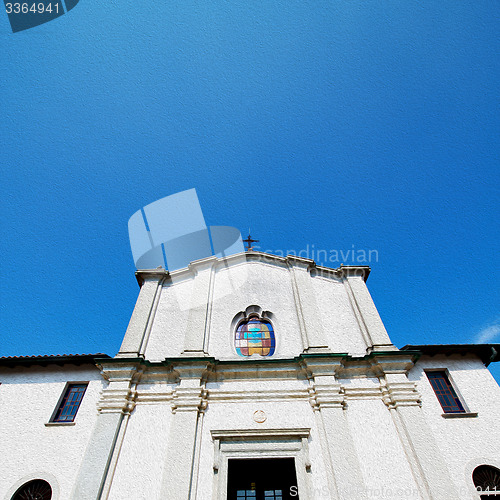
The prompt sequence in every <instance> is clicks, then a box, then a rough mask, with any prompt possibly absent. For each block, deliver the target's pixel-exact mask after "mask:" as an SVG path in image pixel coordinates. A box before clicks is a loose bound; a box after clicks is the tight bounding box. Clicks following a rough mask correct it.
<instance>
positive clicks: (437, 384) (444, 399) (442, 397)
mask: <svg viewBox="0 0 500 500" xmlns="http://www.w3.org/2000/svg"><path fill="white" fill-rule="evenodd" d="M426 375H427V378H428V379H429V382H430V384H431V386H432V388H433V389H434V392H435V393H436V397H437V398H438V401H439V402H440V403H441V406H442V408H443V412H444V413H465V412H466V410H465V408H464V407H463V405H462V403H461V402H460V399H459V398H458V396H457V393H456V392H455V389H453V386H452V385H451V382H450V380H449V378H448V375H447V374H446V371H445V370H439V371H428V372H426Z"/></svg>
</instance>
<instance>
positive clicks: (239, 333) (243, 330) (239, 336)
mask: <svg viewBox="0 0 500 500" xmlns="http://www.w3.org/2000/svg"><path fill="white" fill-rule="evenodd" d="M275 346H276V344H275V338H274V330H273V327H272V325H271V323H270V322H269V321H266V320H261V319H259V318H250V319H249V320H248V321H244V322H243V323H240V325H239V326H238V328H237V330H236V335H235V347H236V352H237V353H238V354H239V355H240V356H251V355H252V354H260V355H261V356H272V355H273V354H274V349H275Z"/></svg>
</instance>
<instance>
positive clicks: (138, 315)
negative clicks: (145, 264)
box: [117, 269, 168, 358]
mask: <svg viewBox="0 0 500 500" xmlns="http://www.w3.org/2000/svg"><path fill="white" fill-rule="evenodd" d="M136 276H137V280H138V281H139V284H140V285H141V290H140V292H139V296H138V297H137V302H136V304H135V307H134V311H133V313H132V317H131V318H130V322H129V324H128V327H127V331H126V332H125V336H124V338H123V342H122V345H121V347H120V351H119V352H118V354H117V357H119V358H130V357H136V356H144V352H145V350H146V346H147V342H148V339H149V333H150V332H151V328H152V326H153V321H154V316H155V313H156V309H157V307H158V302H159V300H160V294H161V290H162V285H163V283H164V281H165V280H166V278H167V277H168V271H165V270H164V269H154V270H145V271H137V272H136Z"/></svg>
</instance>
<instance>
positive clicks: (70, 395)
mask: <svg viewBox="0 0 500 500" xmlns="http://www.w3.org/2000/svg"><path fill="white" fill-rule="evenodd" d="M85 389H87V384H70V385H68V387H67V389H66V392H65V393H64V396H63V398H62V401H61V404H60V405H59V408H58V410H57V412H56V416H55V417H54V420H53V421H54V422H73V421H74V420H75V417H76V412H77V411H78V408H79V407H80V403H81V402H82V399H83V395H84V394H85Z"/></svg>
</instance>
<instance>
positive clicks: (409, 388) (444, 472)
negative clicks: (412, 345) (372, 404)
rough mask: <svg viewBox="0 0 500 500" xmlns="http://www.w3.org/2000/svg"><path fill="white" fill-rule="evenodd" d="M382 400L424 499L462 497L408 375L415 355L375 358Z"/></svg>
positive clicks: (447, 499) (445, 499)
mask: <svg viewBox="0 0 500 500" xmlns="http://www.w3.org/2000/svg"><path fill="white" fill-rule="evenodd" d="M373 365H374V368H375V371H377V369H378V371H379V380H380V385H381V391H382V398H383V401H384V403H385V404H386V405H387V407H388V408H389V410H390V412H391V416H392V418H393V421H394V424H395V426H396V429H397V432H398V436H399V438H400V441H401V443H402V446H403V449H404V451H405V454H406V456H407V458H408V462H409V464H410V467H411V471H412V474H413V477H414V479H415V482H416V484H417V486H418V488H419V493H420V495H421V497H422V498H423V499H425V500H450V499H454V498H460V495H459V494H458V491H457V490H456V488H455V486H454V484H453V481H452V479H451V475H450V473H449V470H448V468H447V466H446V461H445V459H444V457H443V455H442V454H441V451H440V449H439V447H438V446H437V443H436V441H435V439H434V436H433V434H432V429H431V428H430V426H429V425H428V424H427V421H426V420H425V417H424V414H423V412H422V408H421V406H422V403H421V398H420V394H419V393H418V391H417V389H416V386H415V384H414V383H413V382H410V381H409V380H408V377H407V373H408V371H409V370H410V368H411V367H412V366H413V360H412V356H411V355H407V356H404V355H403V356H398V357H397V358H396V357H393V356H387V357H384V356H382V357H375V358H374V359H373Z"/></svg>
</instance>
